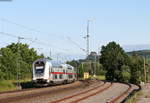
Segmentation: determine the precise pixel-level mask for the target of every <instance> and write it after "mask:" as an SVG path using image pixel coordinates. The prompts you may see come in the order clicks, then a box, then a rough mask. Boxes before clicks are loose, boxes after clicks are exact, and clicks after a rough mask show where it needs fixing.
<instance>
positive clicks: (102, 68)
mask: <svg viewBox="0 0 150 103" xmlns="http://www.w3.org/2000/svg"><path fill="white" fill-rule="evenodd" d="M99 53H100V55H99V56H98V57H97V62H93V61H94V60H93V59H89V58H93V57H89V56H88V57H87V58H86V59H85V60H77V61H75V60H74V61H70V62H68V63H70V64H71V65H73V66H76V67H77V68H78V70H79V76H81V77H82V76H83V73H84V72H89V73H90V74H91V75H93V74H92V72H91V71H93V69H94V67H92V68H91V69H90V70H89V69H87V68H88V67H89V66H88V64H86V65H87V66H84V67H83V62H84V63H85V62H86V63H89V62H90V65H91V64H92V63H97V64H96V70H94V72H95V73H96V74H97V75H99V74H101V75H105V77H106V80H108V81H117V82H126V83H133V84H139V83H140V82H142V81H143V82H144V81H145V80H147V79H148V77H146V78H145V75H144V74H145V72H146V74H147V73H149V71H150V68H149V64H148V62H147V61H145V63H144V58H143V57H141V56H139V55H138V54H137V53H133V54H132V55H128V54H127V53H126V52H125V51H124V50H123V48H122V47H121V46H120V45H119V44H117V43H116V42H110V43H108V44H107V45H106V46H102V48H101V51H99ZM84 65H85V64H84ZM144 66H145V68H144Z"/></svg>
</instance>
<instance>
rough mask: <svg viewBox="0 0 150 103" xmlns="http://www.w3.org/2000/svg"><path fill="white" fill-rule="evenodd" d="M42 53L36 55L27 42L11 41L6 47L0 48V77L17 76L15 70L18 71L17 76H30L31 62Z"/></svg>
mask: <svg viewBox="0 0 150 103" xmlns="http://www.w3.org/2000/svg"><path fill="white" fill-rule="evenodd" d="M42 57H43V55H38V54H37V52H36V51H35V50H34V49H33V48H29V45H27V44H22V43H20V44H18V43H17V44H15V43H12V44H11V45H8V46H7V47H4V48H1V49H0V79H1V80H2V79H4V80H11V79H16V78H17V72H18V70H19V71H20V74H19V77H20V79H23V78H30V77H31V69H32V62H33V61H34V60H36V59H38V58H42Z"/></svg>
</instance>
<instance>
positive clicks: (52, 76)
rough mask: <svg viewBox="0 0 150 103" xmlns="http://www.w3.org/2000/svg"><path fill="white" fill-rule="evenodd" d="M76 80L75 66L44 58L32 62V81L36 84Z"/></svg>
mask: <svg viewBox="0 0 150 103" xmlns="http://www.w3.org/2000/svg"><path fill="white" fill-rule="evenodd" d="M76 80H77V72H76V70H75V68H74V67H73V66H71V65H69V64H64V63H61V62H57V61H52V60H48V59H45V58H41V59H38V60H36V61H34V62H33V70H32V81H33V83H34V85H36V86H47V85H53V84H65V83H71V82H74V81H76Z"/></svg>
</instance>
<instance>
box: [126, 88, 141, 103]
mask: <svg viewBox="0 0 150 103" xmlns="http://www.w3.org/2000/svg"><path fill="white" fill-rule="evenodd" d="M140 95H142V91H139V92H137V93H135V95H134V96H132V97H131V98H129V99H128V100H127V101H126V103H136V101H137V99H138V97H139V96H140Z"/></svg>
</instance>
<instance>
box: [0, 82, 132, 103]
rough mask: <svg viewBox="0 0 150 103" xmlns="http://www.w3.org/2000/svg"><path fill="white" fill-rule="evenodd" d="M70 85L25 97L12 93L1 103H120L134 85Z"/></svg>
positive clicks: (44, 90) (106, 83)
mask: <svg viewBox="0 0 150 103" xmlns="http://www.w3.org/2000/svg"><path fill="white" fill-rule="evenodd" d="M69 85H72V86H73V87H69ZM69 85H68V86H67V85H62V86H60V87H59V86H56V87H55V86H54V87H51V88H41V89H37V91H35V90H33V91H32V92H31V91H29V93H26V91H23V93H24V94H23V95H21V94H20V92H17V94H18V93H19V94H18V95H16V96H13V94H14V93H10V95H12V96H9V95H7V97H6V98H5V97H4V96H3V97H4V98H2V97H0V101H1V103H9V102H12V103H18V102H21V103H26V102H28V103H37V102H38V103H120V101H122V100H123V99H124V98H125V97H126V96H127V95H128V93H129V92H131V91H132V90H133V87H132V85H127V84H122V83H111V82H103V81H100V80H85V81H80V82H78V83H77V84H69ZM68 87H69V88H68ZM58 88H59V89H58ZM54 92H55V93H54ZM6 94H7V93H6ZM8 94H9V93H8ZM69 94H70V95H69ZM1 95H2V94H1ZM1 95H0V96H1ZM33 97H34V98H33ZM43 97H44V98H43ZM45 98H47V100H46V101H45ZM43 101H44V102H43Z"/></svg>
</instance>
